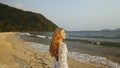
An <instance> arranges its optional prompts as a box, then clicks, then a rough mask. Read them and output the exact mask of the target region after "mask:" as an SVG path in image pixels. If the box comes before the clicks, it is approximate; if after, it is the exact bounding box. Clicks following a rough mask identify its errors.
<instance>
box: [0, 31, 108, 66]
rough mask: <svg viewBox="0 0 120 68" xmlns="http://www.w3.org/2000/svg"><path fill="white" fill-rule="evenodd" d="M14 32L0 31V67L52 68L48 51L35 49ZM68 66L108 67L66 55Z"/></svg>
mask: <svg viewBox="0 0 120 68" xmlns="http://www.w3.org/2000/svg"><path fill="white" fill-rule="evenodd" d="M15 34H17V33H15V32H4V33H0V68H52V57H51V56H50V55H49V53H48V52H43V51H40V50H39V51H38V50H35V49H34V48H33V47H32V46H29V45H27V44H25V41H23V40H22V39H18V38H16V37H15ZM68 65H69V68H108V67H107V66H98V65H95V64H90V63H85V62H79V61H77V60H75V59H74V58H70V57H68Z"/></svg>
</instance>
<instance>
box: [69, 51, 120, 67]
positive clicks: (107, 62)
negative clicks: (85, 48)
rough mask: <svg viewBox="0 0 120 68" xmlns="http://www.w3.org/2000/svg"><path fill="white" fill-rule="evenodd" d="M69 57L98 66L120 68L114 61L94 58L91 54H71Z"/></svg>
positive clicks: (98, 57) (99, 57)
mask: <svg viewBox="0 0 120 68" xmlns="http://www.w3.org/2000/svg"><path fill="white" fill-rule="evenodd" d="M68 55H69V56H70V57H72V58H75V59H76V60H78V61H82V62H88V63H95V64H98V65H105V66H109V67H111V68H120V64H119V63H116V62H113V61H112V60H110V59H107V58H106V57H101V56H92V55H89V54H83V53H78V52H69V54H68Z"/></svg>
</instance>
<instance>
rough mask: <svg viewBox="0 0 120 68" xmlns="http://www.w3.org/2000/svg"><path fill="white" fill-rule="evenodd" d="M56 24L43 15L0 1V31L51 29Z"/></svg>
mask: <svg viewBox="0 0 120 68" xmlns="http://www.w3.org/2000/svg"><path fill="white" fill-rule="evenodd" d="M57 27H58V26H57V25H56V24H54V23H53V22H51V21H50V20H48V19H47V18H45V17H44V16H43V15H41V14H38V13H33V12H30V11H23V10H20V9H17V8H13V7H10V6H7V5H4V4H1V3H0V32H6V31H7V32H8V31H17V32H18V31H19V32H25V31H27V32H33V31H35V32H41V31H53V30H55V29H56V28H57Z"/></svg>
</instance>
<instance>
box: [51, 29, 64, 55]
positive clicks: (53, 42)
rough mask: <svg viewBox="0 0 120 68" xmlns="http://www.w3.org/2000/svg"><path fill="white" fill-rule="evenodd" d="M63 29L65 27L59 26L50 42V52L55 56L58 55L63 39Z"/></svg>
mask: <svg viewBox="0 0 120 68" xmlns="http://www.w3.org/2000/svg"><path fill="white" fill-rule="evenodd" d="M62 30H64V29H63V28H57V29H56V30H55V32H54V33H53V36H52V39H51V43H50V48H49V52H50V55H51V56H52V57H53V56H55V57H58V47H59V44H60V40H61V31H62Z"/></svg>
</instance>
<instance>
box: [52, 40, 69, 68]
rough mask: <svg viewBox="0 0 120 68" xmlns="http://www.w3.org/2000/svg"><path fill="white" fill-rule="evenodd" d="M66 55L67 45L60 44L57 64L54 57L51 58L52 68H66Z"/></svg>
mask: <svg viewBox="0 0 120 68" xmlns="http://www.w3.org/2000/svg"><path fill="white" fill-rule="evenodd" d="M67 53H68V49H67V45H66V44H65V43H62V42H61V43H60V45H59V50H58V62H57V60H56V59H55V57H53V68H68V63H67Z"/></svg>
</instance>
